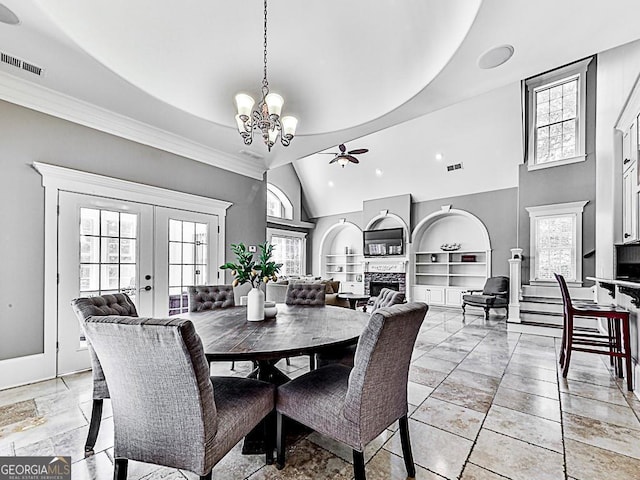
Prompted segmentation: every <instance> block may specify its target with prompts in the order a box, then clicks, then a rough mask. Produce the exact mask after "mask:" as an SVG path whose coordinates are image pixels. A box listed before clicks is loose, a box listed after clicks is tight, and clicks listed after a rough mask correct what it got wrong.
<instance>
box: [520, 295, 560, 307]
mask: <svg viewBox="0 0 640 480" xmlns="http://www.w3.org/2000/svg"><path fill="white" fill-rule="evenodd" d="M522 301H523V302H529V303H553V304H555V305H562V298H559V297H537V296H532V295H523V297H522Z"/></svg>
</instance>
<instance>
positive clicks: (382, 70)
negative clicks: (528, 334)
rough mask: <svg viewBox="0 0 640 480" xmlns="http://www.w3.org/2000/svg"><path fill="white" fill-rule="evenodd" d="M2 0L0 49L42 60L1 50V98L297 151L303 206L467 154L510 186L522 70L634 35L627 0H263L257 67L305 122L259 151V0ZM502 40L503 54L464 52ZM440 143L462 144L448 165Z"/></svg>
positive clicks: (431, 192) (200, 156) (77, 115)
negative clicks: (254, 115)
mask: <svg viewBox="0 0 640 480" xmlns="http://www.w3.org/2000/svg"><path fill="white" fill-rule="evenodd" d="M0 2H1V3H3V4H4V5H6V6H7V7H8V8H10V9H11V10H12V11H13V12H14V13H15V14H16V15H17V16H18V17H19V19H20V21H21V23H20V24H18V25H15V26H11V25H6V24H3V23H0V50H1V51H2V52H4V53H7V54H9V55H11V56H14V57H18V58H20V59H22V60H25V61H27V62H29V63H31V64H34V65H36V66H39V67H42V68H43V69H44V74H43V75H42V76H35V75H33V74H32V73H31V72H28V71H25V70H20V69H17V68H15V67H13V66H11V65H8V64H6V63H0V98H2V99H5V100H8V101H12V102H15V103H18V104H22V105H25V106H27V107H29V108H34V109H37V110H40V111H43V112H45V113H50V114H53V115H57V116H60V117H61V118H66V119H69V120H71V121H75V122H78V123H81V124H85V125H88V126H91V127H93V128H98V129H101V130H104V131H107V132H109V133H113V134H116V135H120V136H123V137H125V138H130V139H132V140H135V141H139V142H141V143H146V144H149V145H153V146H157V147H159V148H163V149H165V150H168V151H172V152H174V153H179V154H181V155H185V156H187V157H190V158H193V159H195V160H199V161H203V162H206V163H210V164H212V165H217V166H220V167H222V168H226V169H229V170H233V171H237V172H239V173H242V174H245V175H250V176H253V177H256V178H261V177H262V173H263V172H264V171H265V170H266V169H268V168H273V167H275V166H278V165H282V164H285V163H289V162H294V166H295V168H296V171H297V172H298V175H299V177H300V180H301V183H302V185H303V188H304V191H305V195H306V197H307V200H308V203H309V206H310V210H311V212H310V213H311V214H312V215H314V216H315V215H326V214H330V213H339V212H341V211H342V212H344V211H350V210H354V209H357V208H358V206H359V205H361V202H362V200H364V199H367V198H380V197H384V196H389V195H394V194H398V193H413V194H414V195H415V196H416V197H417V198H419V199H426V198H437V196H446V195H443V193H444V194H446V193H451V192H455V193H456V194H462V193H465V192H468V191H474V189H475V190H476V191H477V189H478V188H480V187H478V182H477V181H475V182H474V181H472V180H474V179H475V180H478V178H477V168H479V167H477V168H476V167H474V168H471V167H472V165H473V163H472V160H473V159H475V161H476V162H477V164H478V166H479V165H482V164H483V163H482V162H484V165H485V166H488V167H490V168H491V169H494V168H496V169H498V170H499V171H502V172H504V178H502V179H501V180H500V181H498V182H495V185H494V184H489V185H485V186H483V187H481V188H484V189H490V188H504V187H508V186H513V185H514V182H515V181H516V180H515V179H516V174H515V173H514V172H515V169H516V168H517V164H518V162H519V161H520V159H521V156H522V155H521V144H520V140H519V138H518V136H519V134H518V128H517V125H516V128H514V125H513V124H514V122H515V123H516V124H517V122H518V121H519V117H518V115H519V110H518V109H519V93H518V89H517V82H518V81H519V80H520V79H522V78H526V77H528V76H531V75H534V74H536V73H540V72H543V71H545V70H548V69H551V68H554V67H556V66H559V65H563V64H566V63H569V62H571V61H573V60H577V59H579V58H582V57H585V56H588V55H591V54H593V53H597V52H600V51H603V50H605V49H609V48H612V47H614V46H617V45H620V44H623V43H626V42H629V41H632V40H635V39H637V38H640V24H638V22H637V20H636V19H637V18H638V16H639V14H640V3H639V2H637V1H634V0H611V1H608V2H602V1H601V0H588V1H584V0H582V1H580V0H564V1H562V2H558V1H557V0H555V1H554V0H538V1H535V2H532V1H530V0H508V1H506V0H448V1H446V2H443V1H436V0H383V1H377V2H370V1H366V0H352V1H350V2H345V1H340V0H324V1H322V2H300V1H296V0H271V1H270V3H269V24H268V25H269V36H268V40H269V57H268V58H269V83H270V86H271V90H272V91H274V92H277V93H280V94H281V95H282V96H283V97H284V99H285V106H284V112H285V114H291V115H295V116H296V117H298V118H299V120H300V123H299V128H298V135H297V136H296V138H295V139H294V140H293V142H292V144H291V146H290V147H288V148H284V147H282V146H275V147H274V149H273V150H272V152H270V153H268V152H267V150H266V147H265V146H264V145H263V144H262V142H261V140H260V138H256V139H255V140H254V143H253V144H252V145H250V146H245V145H244V144H243V143H242V140H241V138H240V136H239V135H238V133H237V131H236V129H235V126H234V113H235V112H234V104H233V96H234V95H235V93H237V92H241V91H242V92H246V93H250V94H252V95H253V96H254V97H257V96H258V92H259V87H260V82H261V79H262V20H263V19H262V15H263V5H262V2H261V1H260V0H250V1H242V2H238V1H237V0H218V1H215V2H210V1H209V2H205V1H202V0H193V1H187V2H185V1H182V2H178V1H175V0H174V1H169V0H153V1H152V0H136V1H135V2H131V1H126V0H110V1H108V2H107V1H103V2H86V1H83V0H0ZM503 44H510V45H513V47H514V49H515V54H514V56H513V58H512V59H511V60H510V61H509V62H507V63H506V64H504V65H502V66H500V67H498V68H495V69H491V70H482V69H480V68H479V67H478V66H477V59H478V57H479V56H480V55H481V54H482V53H483V52H485V51H487V50H488V49H490V48H492V47H495V46H498V45H503ZM429 114H430V115H429ZM458 121H459V122H458ZM491 122H493V126H491V125H488V124H489V123H491ZM468 133H470V136H465V135H466V134H468ZM507 135H508V136H509V137H508V139H507ZM501 138H502V139H506V140H505V141H504V142H502V143H500V144H498V143H497V142H496V139H501ZM354 139H357V141H356V140H354ZM352 140H353V141H352ZM478 140H483V141H480V142H478ZM343 142H347V146H348V148H369V149H370V152H369V153H367V154H366V155H364V156H362V157H361V160H362V163H361V164H360V165H358V166H353V165H349V166H347V167H345V168H344V169H341V168H340V167H339V166H337V165H331V166H329V165H328V160H329V159H330V157H329V156H325V155H314V154H315V153H316V152H319V151H322V150H326V149H330V150H332V149H335V146H336V145H337V144H339V143H343ZM437 152H444V155H445V159H444V162H445V163H449V161H451V162H453V163H457V162H459V161H461V160H464V162H465V167H464V169H463V171H462V172H461V173H460V175H459V176H458V177H457V178H455V179H452V177H440V172H441V171H442V170H443V164H442V162H434V161H432V160H433V155H435V153H437ZM482 159H484V160H482ZM486 162H488V163H486ZM351 167H353V168H351ZM358 169H359V170H358ZM376 171H379V172H378V174H376ZM380 172H382V175H380ZM391 172H404V175H399V174H398V175H393V176H392V175H390V173H391ZM412 173H413V175H412ZM407 174H409V175H407ZM381 179H384V180H385V181H381ZM329 182H332V183H333V187H329V188H331V189H332V190H329V191H328V190H327V189H326V188H325V187H328V185H329ZM429 182H432V183H431V184H430V183H429ZM447 182H449V187H450V188H448V189H447V188H446V187H447ZM343 185H344V186H343ZM354 185H355V186H357V188H353V187H354ZM345 186H348V187H345ZM371 187H375V191H372V190H371ZM328 195H329V196H330V197H331V200H327V196H328Z"/></svg>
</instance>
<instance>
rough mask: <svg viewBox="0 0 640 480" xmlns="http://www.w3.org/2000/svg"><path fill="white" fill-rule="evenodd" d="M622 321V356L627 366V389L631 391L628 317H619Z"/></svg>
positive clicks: (631, 375)
mask: <svg viewBox="0 0 640 480" xmlns="http://www.w3.org/2000/svg"><path fill="white" fill-rule="evenodd" d="M620 321H621V322H622V330H623V332H622V335H623V336H624V338H623V340H624V358H625V361H626V365H625V366H626V367H627V390H629V391H630V392H633V369H632V368H631V338H630V336H629V335H630V333H631V332H630V331H629V317H625V318H622V319H620Z"/></svg>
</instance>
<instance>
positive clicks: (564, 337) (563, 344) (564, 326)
mask: <svg viewBox="0 0 640 480" xmlns="http://www.w3.org/2000/svg"><path fill="white" fill-rule="evenodd" d="M566 342H567V314H566V313H564V312H563V313H562V340H561V341H560V361H559V362H558V363H559V364H560V366H561V367H564V357H565V348H566Z"/></svg>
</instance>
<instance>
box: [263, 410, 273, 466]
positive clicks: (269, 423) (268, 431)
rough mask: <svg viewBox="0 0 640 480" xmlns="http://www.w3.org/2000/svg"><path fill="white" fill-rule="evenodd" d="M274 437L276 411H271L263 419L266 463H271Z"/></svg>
mask: <svg viewBox="0 0 640 480" xmlns="http://www.w3.org/2000/svg"><path fill="white" fill-rule="evenodd" d="M275 437H276V412H271V413H270V414H269V415H267V417H266V418H265V419H264V453H265V462H266V463H267V465H273V450H274V448H275V445H274V443H275V442H274V440H275Z"/></svg>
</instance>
